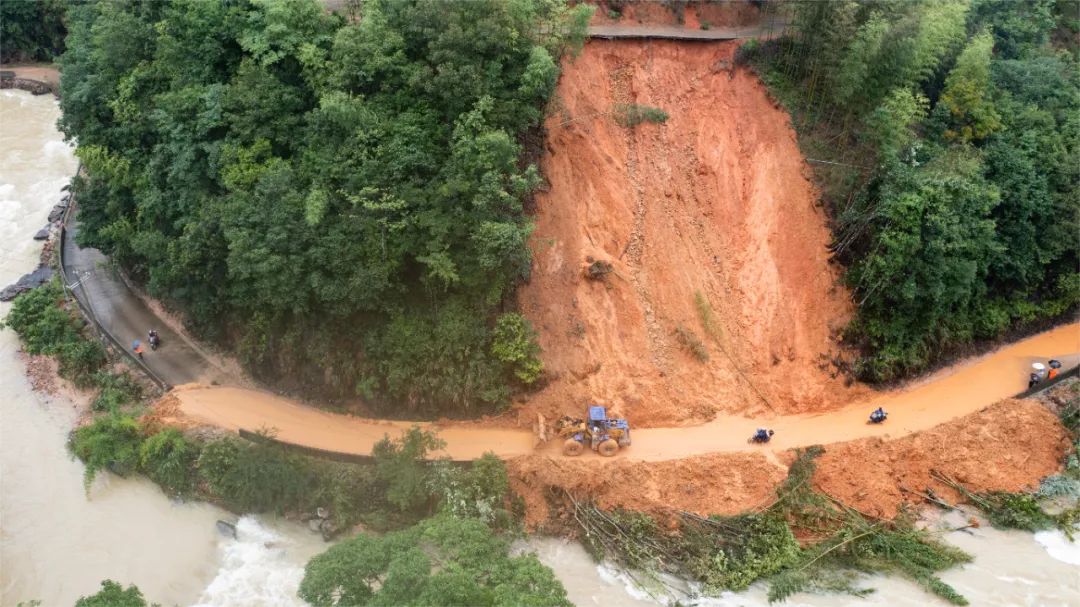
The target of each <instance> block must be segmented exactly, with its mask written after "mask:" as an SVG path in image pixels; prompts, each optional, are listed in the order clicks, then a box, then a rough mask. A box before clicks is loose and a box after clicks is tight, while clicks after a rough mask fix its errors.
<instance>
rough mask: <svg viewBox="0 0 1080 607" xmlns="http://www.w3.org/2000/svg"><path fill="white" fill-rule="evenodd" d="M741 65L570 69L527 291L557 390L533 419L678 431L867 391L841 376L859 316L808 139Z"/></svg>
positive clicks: (662, 49)
mask: <svg viewBox="0 0 1080 607" xmlns="http://www.w3.org/2000/svg"><path fill="white" fill-rule="evenodd" d="M735 48H736V46H735V44H732V43H717V44H687V43H678V42H653V43H648V44H641V43H639V42H619V41H591V42H589V43H588V44H587V45H586V47H585V50H584V51H583V53H582V54H581V55H580V56H578V57H577V58H575V59H573V60H572V61H569V62H568V63H567V64H566V65H565V67H564V71H563V76H562V78H561V80H560V82H559V87H558V92H557V97H558V99H557V101H556V107H557V109H556V111H555V112H554V113H553V114H552V115H551V116H550V117H549V119H548V121H547V123H546V127H547V131H548V138H547V151H546V154H545V155H544V157H543V159H542V169H543V174H544V175H545V177H546V178H547V179H548V181H549V183H550V188H548V189H547V191H546V192H543V193H541V194H539V195H538V196H537V214H536V218H535V219H536V230H535V232H534V234H533V237H532V243H531V244H532V249H533V258H534V261H533V271H532V277H531V280H530V283H529V284H528V285H527V286H525V287H524V288H523V289H521V291H520V304H521V309H522V310H523V311H524V313H525V314H526V315H527V316H528V317H529V319H530V320H531V321H532V322H533V325H534V326H535V327H536V328H537V330H538V331H539V333H540V343H541V345H542V347H543V349H544V353H543V359H544V363H545V365H546V368H547V369H548V371H549V373H550V377H551V381H550V382H549V384H548V385H547V387H546V388H545V389H544V390H543V391H542V392H540V393H539V394H537V395H534V396H533V397H531V398H530V399H529V406H528V407H526V412H528V413H529V414H533V413H536V412H541V413H543V414H544V415H546V416H548V417H549V418H556V417H558V416H560V415H563V414H567V413H571V414H572V413H576V412H577V411H578V410H579V409H580V408H581V407H582V406H583V405H584V403H585V402H586V401H589V400H595V401H599V402H602V403H604V404H606V405H608V406H609V407H613V408H615V410H616V411H617V413H619V414H621V415H624V416H625V417H627V418H629V419H630V421H631V423H632V424H635V425H638V426H650V425H652V426H655V425H673V424H684V423H694V422H701V421H703V420H707V419H710V418H711V417H713V416H714V415H716V414H717V413H719V412H726V413H743V414H762V413H768V412H770V410H774V411H775V412H776V413H795V412H798V413H802V412H816V411H823V410H828V409H830V408H832V407H833V406H835V405H836V404H837V403H841V402H848V401H850V400H851V399H852V398H853V396H852V393H853V392H858V391H861V390H864V389H863V388H846V387H845V385H844V380H843V378H842V377H839V374H838V373H837V371H836V368H835V366H834V364H833V361H834V360H837V359H838V358H839V357H840V351H839V349H838V346H837V343H836V335H837V333H838V331H839V330H840V329H841V328H842V327H843V326H844V325H845V324H846V322H847V320H848V319H849V317H850V314H851V309H852V308H851V303H850V301H849V297H848V294H847V292H846V290H845V289H844V288H843V287H841V286H838V271H837V269H836V268H834V267H833V266H832V265H830V262H829V255H828V249H827V246H828V243H829V240H830V235H829V231H828V229H827V227H826V225H825V218H824V216H823V213H822V211H821V210H820V209H819V208H818V207H817V206H816V200H817V194H816V192H815V190H814V188H813V187H812V185H811V183H810V181H809V180H808V179H807V175H808V170H807V168H806V165H805V163H804V162H803V159H802V156H801V155H800V153H799V149H798V147H797V145H796V142H795V134H794V132H793V131H792V129H791V126H790V122H789V119H788V116H787V115H786V114H785V113H784V112H783V111H781V110H780V109H778V108H777V107H776V106H775V105H774V103H773V102H772V101H771V100H770V99H769V97H768V95H767V93H766V91H765V89H764V87H763V86H762V84H761V83H760V82H759V81H758V80H757V79H756V77H755V76H753V75H752V74H750V73H748V72H746V71H743V70H738V69H737V70H732V68H731V65H732V59H733V53H734V50H735ZM620 107H641V108H646V109H649V108H652V109H656V110H660V112H653V113H652V114H650V115H653V114H655V115H656V116H660V115H662V114H666V116H667V118H666V120H659V119H658V120H657V121H641V122H639V123H636V124H635V125H633V126H622V125H620V124H619V123H618V121H617V120H616V118H617V115H616V114H617V108H620Z"/></svg>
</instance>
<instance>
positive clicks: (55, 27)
mask: <svg viewBox="0 0 1080 607" xmlns="http://www.w3.org/2000/svg"><path fill="white" fill-rule="evenodd" d="M67 1H68V0H22V1H20V0H13V1H9V2H0V41H2V43H0V62H4V63H7V62H9V61H52V60H53V59H55V58H56V57H58V56H60V53H62V52H63V50H64V36H65V34H66V33H67V30H66V28H65V26H64V11H65V5H66V4H67Z"/></svg>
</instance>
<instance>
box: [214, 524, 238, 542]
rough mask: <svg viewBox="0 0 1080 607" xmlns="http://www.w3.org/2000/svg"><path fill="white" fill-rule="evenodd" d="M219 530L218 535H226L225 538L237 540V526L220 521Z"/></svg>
mask: <svg viewBox="0 0 1080 607" xmlns="http://www.w3.org/2000/svg"><path fill="white" fill-rule="evenodd" d="M217 530H218V533H220V534H221V535H224V536H225V537H231V538H233V539H234V540H235V539H236V525H234V524H232V523H230V522H229V521H218V522H217Z"/></svg>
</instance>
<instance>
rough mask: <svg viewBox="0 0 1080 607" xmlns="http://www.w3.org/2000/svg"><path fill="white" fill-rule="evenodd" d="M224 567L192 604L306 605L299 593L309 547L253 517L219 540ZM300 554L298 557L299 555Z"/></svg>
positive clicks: (197, 606) (236, 606)
mask: <svg viewBox="0 0 1080 607" xmlns="http://www.w3.org/2000/svg"><path fill="white" fill-rule="evenodd" d="M219 552H220V554H221V569H220V570H219V571H218V573H217V576H216V577H215V578H214V580H213V581H212V582H210V585H209V586H207V587H206V590H205V591H203V594H202V596H201V597H199V601H198V602H197V603H196V604H195V605H194V606H193V607H263V606H268V605H272V606H275V607H293V606H295V607H304V605H305V603H304V602H303V601H301V600H300V598H299V597H297V596H296V591H297V589H299V587H300V580H302V579H303V577H304V567H303V564H302V563H304V562H306V560H307V557H308V556H310V554H298V553H310V552H311V550H310V547H309V546H301V545H299V544H298V542H296V541H294V540H292V539H288V538H285V537H284V536H282V535H279V534H278V533H276V532H274V531H273V530H271V529H269V528H267V527H265V526H263V524H261V523H260V522H259V520H258V519H256V518H255V517H253V516H244V517H241V518H240V520H239V521H238V522H237V523H236V539H232V538H225V537H223V538H222V539H221V542H220V547H219ZM298 557H299V558H298Z"/></svg>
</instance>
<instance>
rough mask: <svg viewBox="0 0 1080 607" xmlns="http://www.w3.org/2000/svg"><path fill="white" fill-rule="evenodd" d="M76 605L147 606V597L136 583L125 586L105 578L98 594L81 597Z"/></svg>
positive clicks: (77, 606) (87, 606)
mask: <svg viewBox="0 0 1080 607" xmlns="http://www.w3.org/2000/svg"><path fill="white" fill-rule="evenodd" d="M75 607H146V599H144V598H143V595H142V591H141V590H139V588H138V586H135V585H134V584H132V585H131V586H128V587H127V588H124V587H123V586H121V585H120V584H118V583H116V582H114V581H112V580H104V581H102V582H101V590H99V591H98V593H97V594H92V595H90V596H84V597H79V600H77V601H75ZM155 607H156V603H155Z"/></svg>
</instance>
